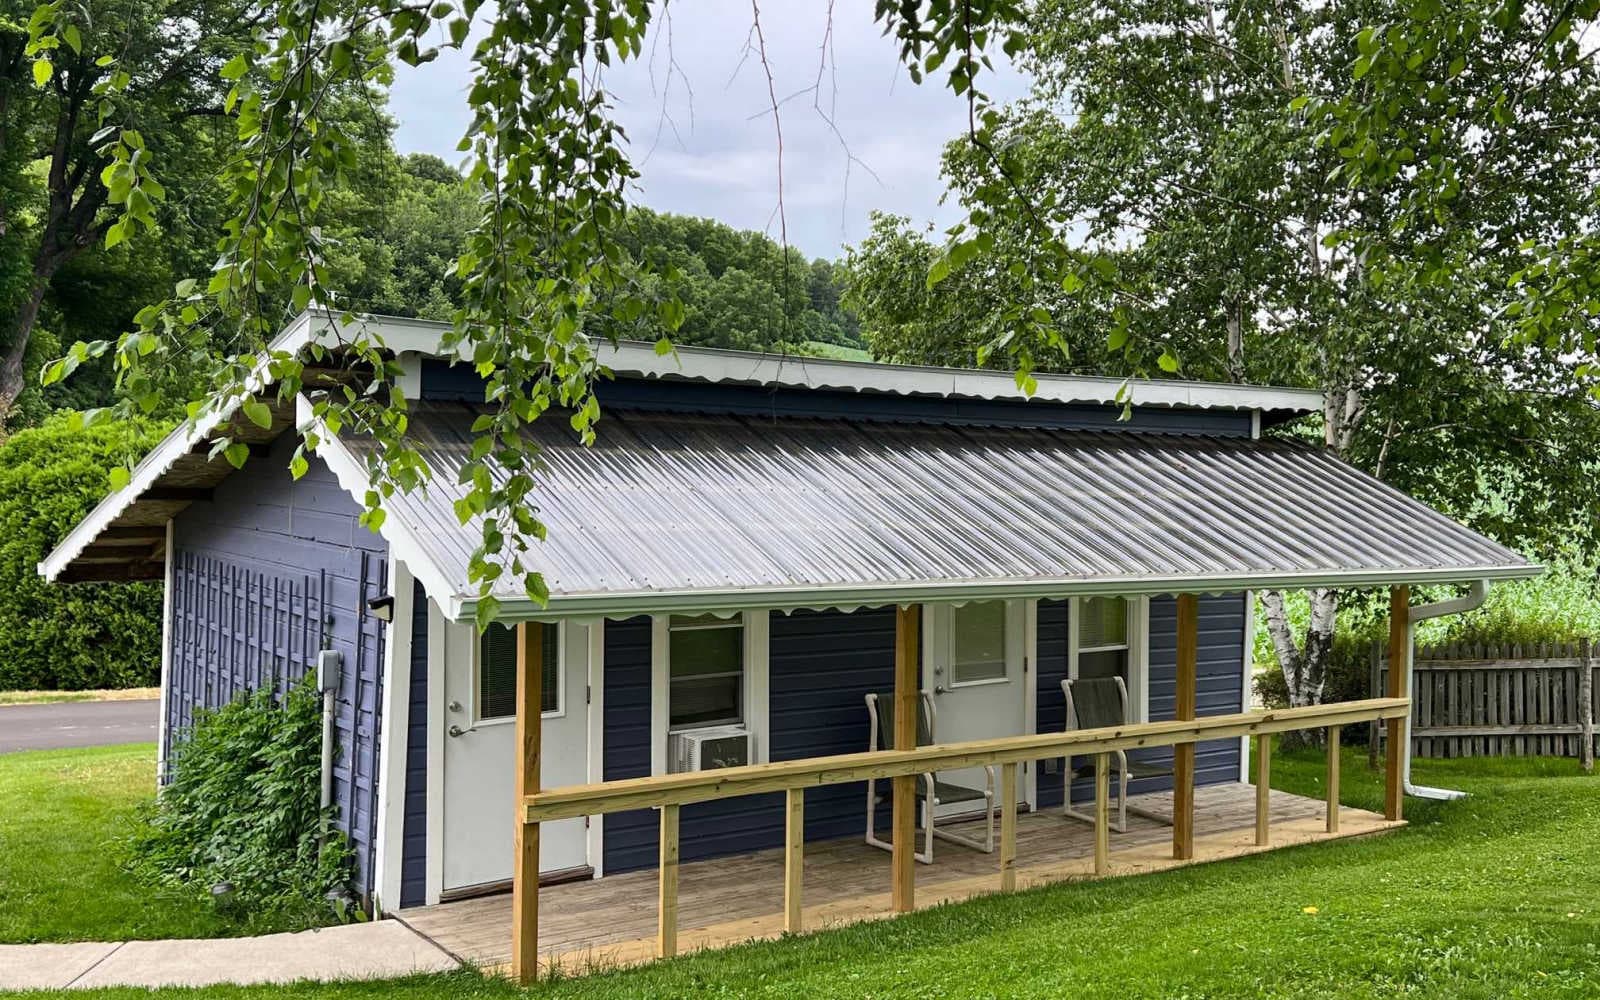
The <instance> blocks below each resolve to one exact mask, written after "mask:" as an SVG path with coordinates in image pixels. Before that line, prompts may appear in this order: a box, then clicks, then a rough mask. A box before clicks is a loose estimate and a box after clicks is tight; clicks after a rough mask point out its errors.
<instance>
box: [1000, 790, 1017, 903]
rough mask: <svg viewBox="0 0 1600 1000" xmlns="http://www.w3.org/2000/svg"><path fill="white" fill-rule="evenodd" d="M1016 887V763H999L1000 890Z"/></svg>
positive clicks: (1007, 890)
mask: <svg viewBox="0 0 1600 1000" xmlns="http://www.w3.org/2000/svg"><path fill="white" fill-rule="evenodd" d="M1016 887H1017V764H1016V762H1015V761H1012V762H1010V763H1006V764H1001V765H1000V891H1001V892H1011V891H1012V890H1014V889H1016Z"/></svg>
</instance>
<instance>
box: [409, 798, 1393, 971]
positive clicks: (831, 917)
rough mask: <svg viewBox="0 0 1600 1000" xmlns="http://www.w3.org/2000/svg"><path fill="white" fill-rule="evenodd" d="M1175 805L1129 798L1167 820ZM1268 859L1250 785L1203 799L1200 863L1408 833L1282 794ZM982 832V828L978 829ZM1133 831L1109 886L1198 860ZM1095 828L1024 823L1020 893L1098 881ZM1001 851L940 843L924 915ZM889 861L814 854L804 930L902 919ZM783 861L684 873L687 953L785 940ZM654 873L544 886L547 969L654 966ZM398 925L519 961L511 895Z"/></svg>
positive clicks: (965, 890)
mask: <svg viewBox="0 0 1600 1000" xmlns="http://www.w3.org/2000/svg"><path fill="white" fill-rule="evenodd" d="M1171 801H1172V796H1171V794H1170V793H1156V794H1151V795H1143V796H1136V797H1134V798H1132V799H1130V800H1129V802H1130V804H1131V805H1136V806H1138V807H1139V808H1140V809H1142V810H1146V811H1150V812H1155V813H1158V814H1160V813H1166V812H1168V811H1169V810H1170V809H1171ZM1271 809H1272V847H1270V848H1261V847H1258V846H1256V843H1255V816H1256V814H1255V790H1254V789H1253V788H1252V787H1251V786H1250V785H1245V784H1223V785H1209V786H1205V787H1202V788H1198V789H1196V790H1195V827H1196V830H1195V833H1196V837H1195V858H1194V861H1195V862H1202V861H1215V860H1220V859H1223V858H1229V857H1238V856H1241V855H1246V854H1253V853H1257V852H1258V851H1261V850H1271V849H1275V848H1279V847H1287V846H1290V845H1294V844H1301V843H1308V842H1312V841H1319V840H1331V839H1336V838H1340V837H1352V836H1361V835H1364V834H1369V833H1375V832H1378V831H1382V830H1387V829H1392V828H1394V827H1397V826H1400V825H1401V824H1399V823H1392V822H1388V821H1386V820H1384V818H1383V817H1382V816H1381V815H1379V814H1377V813H1370V812H1365V811H1363V810H1359V809H1348V808H1347V809H1343V810H1341V811H1340V817H1341V821H1342V822H1341V824H1340V829H1339V832H1338V833H1336V834H1329V833H1327V832H1326V830H1325V829H1324V824H1325V821H1326V805H1325V803H1324V802H1322V800H1320V799H1308V798H1303V797H1301V796H1297V795H1290V794H1288V793H1286V792H1277V791H1274V792H1273V793H1272V799H1271ZM973 822H974V823H976V822H977V821H973ZM1128 827H1129V828H1128V832H1127V833H1122V834H1118V833H1113V834H1112V838H1111V859H1110V860H1111V867H1110V874H1111V875H1113V876H1115V875H1125V874H1134V873H1138V872H1147V871H1159V870H1162V869H1165V868H1171V867H1176V866H1178V865H1180V864H1188V863H1192V862H1175V861H1173V860H1172V857H1171V853H1172V852H1171V845H1172V828H1171V827H1169V826H1167V825H1165V824H1163V823H1160V822H1157V821H1155V820H1152V819H1148V818H1146V817H1144V816H1137V815H1134V814H1133V813H1130V814H1129V816H1128ZM1093 854H1094V829H1093V827H1092V826H1090V825H1089V824H1087V823H1083V822H1080V821H1077V820H1070V819H1066V818H1063V817H1062V816H1061V815H1060V813H1058V812H1055V811H1047V812H1039V813H1027V814H1023V815H1020V816H1018V817H1017V867H1016V873H1017V886H1018V887H1019V888H1027V887H1030V886H1036V885H1043V884H1047V883H1050V882H1060V881H1065V880H1072V879H1089V878H1093V877H1094V857H1093ZM999 860H1000V856H999V853H998V852H996V853H995V854H983V853H980V852H978V851H973V850H970V849H968V848H965V847H962V846H960V845H957V844H951V843H949V842H946V841H938V842H937V843H936V846H935V848H934V864H932V865H921V864H919V865H917V869H916V879H917V897H916V903H917V907H918V908H919V909H922V908H926V907H929V906H934V905H938V904H940V903H943V902H949V901H953V900H961V899H968V898H971V897H973V896H976V895H981V894H984V893H989V892H995V891H997V890H998V889H999V887H1000V873H999ZM889 862H890V858H889V854H888V853H887V852H885V851H880V850H878V849H876V848H873V847H869V846H868V845H866V844H865V843H863V842H862V841H861V840H860V839H859V838H851V839H846V840H833V841H824V842H819V843H810V844H807V845H806V850H805V906H804V910H803V920H804V926H805V929H806V930H807V931H811V930H821V929H823V928H826V927H832V926H838V925H841V924H846V923H855V922H858V921H861V920H870V919H879V918H883V917H889V916H892V915H893V913H892V901H891V897H890V863H889ZM783 886H784V857H783V850H782V849H781V848H774V849H771V850H765V851H758V852H754V853H751V854H741V855H736V856H733V857H725V858H717V859H713V860H709V861H696V862H689V863H685V864H683V865H681V866H680V868H679V887H678V912H679V932H678V947H679V950H680V951H681V952H687V951H693V950H695V949H699V948H705V947H718V946H723V945H728V944H733V943H736V942H739V941H745V940H750V939H753V938H771V937H777V936H779V935H781V934H782V933H783V928H784V907H783ZM656 887H657V879H656V873H655V871H654V870H653V869H652V870H649V871H638V872H628V873H624V874H621V875H613V876H610V877H608V878H604V879H599V880H595V881H588V882H572V883H566V884H562V885H555V886H548V887H546V888H544V889H542V890H541V891H540V893H539V953H540V956H541V962H543V963H546V964H549V963H556V964H559V965H560V966H561V967H563V968H565V969H569V970H570V969H580V970H581V969H583V968H586V967H591V966H596V965H601V966H603V965H613V964H631V963H637V962H642V961H648V960H650V959H651V958H653V957H654V954H655V946H656V931H657V927H656ZM399 917H400V919H401V920H403V921H404V922H405V923H406V924H408V925H409V926H411V927H412V928H414V929H415V930H417V931H418V932H420V933H422V934H424V935H426V936H428V937H429V938H431V939H433V940H434V941H435V942H437V943H438V944H439V945H440V947H442V948H444V949H445V950H446V951H449V952H450V953H451V954H453V955H455V956H457V957H458V958H461V959H463V960H465V961H468V962H471V963H474V964H476V965H479V966H481V967H484V968H497V967H499V966H502V965H504V964H505V963H507V962H509V960H510V956H511V898H510V896H508V895H504V894H502V895H498V896H488V897H484V898H481V899H471V900H463V901H460V902H454V903H444V904H440V905H437V906H425V907H415V908H412V909H408V910H403V911H401V912H400V914H399Z"/></svg>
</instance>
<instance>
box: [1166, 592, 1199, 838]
mask: <svg viewBox="0 0 1600 1000" xmlns="http://www.w3.org/2000/svg"><path fill="white" fill-rule="evenodd" d="M1199 649H1200V600H1199V598H1198V597H1196V596H1195V595H1194V594H1179V595H1178V678H1177V681H1178V684H1177V708H1176V711H1174V713H1173V718H1175V719H1179V720H1185V721H1187V720H1190V719H1193V718H1194V717H1195V702H1196V688H1195V684H1196V680H1195V664H1196V660H1197V658H1198V655H1199ZM1172 857H1173V859H1174V860H1176V861H1188V860H1190V859H1191V858H1193V857H1194V744H1193V743H1182V744H1179V745H1178V746H1175V747H1173V748H1172Z"/></svg>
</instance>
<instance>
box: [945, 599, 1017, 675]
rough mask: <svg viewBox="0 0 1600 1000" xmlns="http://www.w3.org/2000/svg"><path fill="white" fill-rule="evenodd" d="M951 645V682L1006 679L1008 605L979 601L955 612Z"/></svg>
mask: <svg viewBox="0 0 1600 1000" xmlns="http://www.w3.org/2000/svg"><path fill="white" fill-rule="evenodd" d="M952 629H953V630H954V635H953V636H952V638H951V643H950V683H951V684H982V683H985V682H988V681H1003V680H1005V678H1006V606H1005V602H1004V601H979V602H974V603H972V604H964V605H962V606H961V607H959V608H956V609H955V613H954V615H953V616H952Z"/></svg>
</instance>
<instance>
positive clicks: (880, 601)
mask: <svg viewBox="0 0 1600 1000" xmlns="http://www.w3.org/2000/svg"><path fill="white" fill-rule="evenodd" d="M1544 571H1545V567H1543V566H1538V565H1532V564H1527V565H1503V566H1464V567H1447V568H1442V569H1405V568H1394V569H1358V570H1318V571H1311V572H1293V573H1250V574H1219V575H1214V576H1193V575H1183V576H1179V575H1174V576H1161V577H1156V576H1139V577H1112V576H1107V577H1096V578H1090V579H1085V578H1075V579H1054V580H1040V579H1028V580H973V581H958V582H942V583H902V584H897V583H883V584H863V585H852V586H847V587H778V588H770V589H760V590H757V589H726V590H678V591H638V592H631V593H612V594H572V595H566V596H562V595H552V596H551V598H550V600H549V603H547V604H545V605H542V606H541V605H539V604H538V603H537V602H535V601H533V600H532V599H530V598H527V597H506V596H501V595H496V596H495V599H496V600H497V601H498V602H499V609H498V617H499V619H500V620H502V621H539V620H553V619H559V618H631V617H634V616H636V615H645V614H674V613H687V612H693V613H712V612H718V611H738V610H745V609H750V608H776V609H796V608H833V607H841V608H852V607H882V606H884V605H889V604H899V605H908V604H919V603H923V602H961V601H970V600H1006V599H1017V600H1027V599H1050V598H1062V597H1083V596H1092V595H1097V594H1117V595H1134V594H1139V595H1154V594H1175V593H1238V592H1242V591H1247V590H1265V589H1283V590H1304V589H1308V588H1311V587H1327V586H1333V587H1389V586H1400V585H1402V584H1407V585H1426V584H1451V583H1470V582H1472V581H1475V580H1487V581H1504V580H1522V579H1528V578H1530V577H1535V576H1539V575H1540V574H1542V573H1544ZM480 600H481V598H480V597H478V596H476V595H471V596H469V595H464V594H455V595H452V596H451V597H449V598H448V599H446V600H444V601H441V602H440V603H441V610H443V611H444V613H445V616H446V617H447V618H450V619H452V620H455V621H461V620H466V619H470V618H472V617H474V615H475V614H476V613H477V608H478V604H479V602H480Z"/></svg>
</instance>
